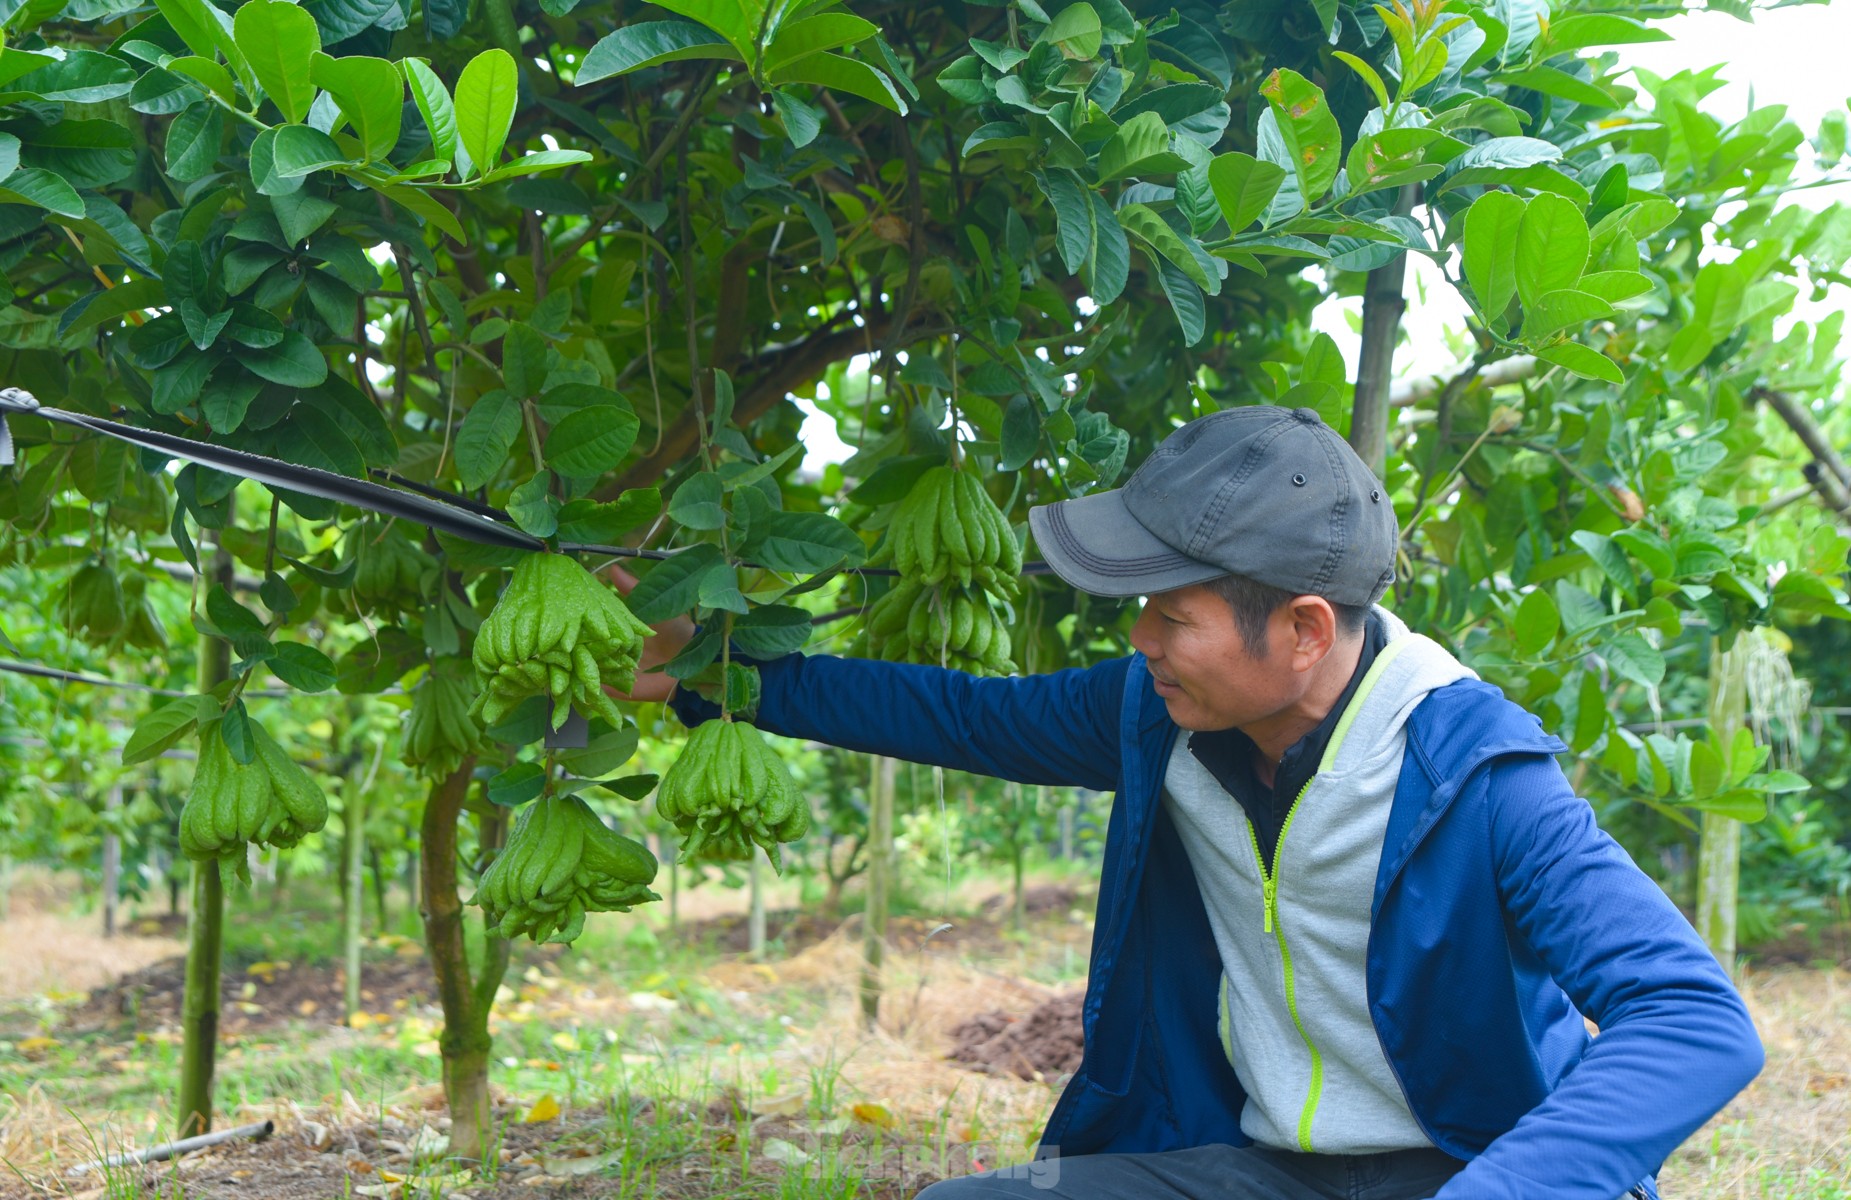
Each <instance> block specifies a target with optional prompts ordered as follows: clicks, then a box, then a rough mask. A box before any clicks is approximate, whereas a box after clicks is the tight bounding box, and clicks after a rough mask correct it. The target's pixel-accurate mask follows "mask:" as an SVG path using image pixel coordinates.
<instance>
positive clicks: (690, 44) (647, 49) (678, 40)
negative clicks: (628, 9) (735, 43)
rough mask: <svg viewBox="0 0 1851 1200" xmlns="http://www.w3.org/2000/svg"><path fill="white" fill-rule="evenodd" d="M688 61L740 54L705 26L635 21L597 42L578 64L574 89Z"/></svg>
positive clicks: (678, 22)
mask: <svg viewBox="0 0 1851 1200" xmlns="http://www.w3.org/2000/svg"><path fill="white" fill-rule="evenodd" d="M689 58H730V59H734V60H737V59H738V58H739V52H738V51H736V50H734V49H733V48H732V47H731V46H729V45H727V43H726V40H725V39H724V38H721V37H717V36H715V35H714V33H713V31H712V30H709V29H707V28H706V27H705V26H701V25H696V24H694V23H693V22H691V21H637V22H635V23H633V24H629V25H625V26H624V27H623V28H621V29H619V30H617V31H616V32H615V33H610V34H606V35H605V36H604V37H602V38H600V39H598V43H597V45H595V46H593V47H592V48H591V51H590V53H588V54H586V55H585V61H584V62H583V63H581V64H579V68H578V74H577V75H576V76H575V77H574V85H575V86H577V87H584V86H585V85H586V84H588V83H596V82H597V81H598V80H600V79H609V78H611V77H612V76H613V75H623V74H626V73H628V72H630V71H640V70H642V69H643V68H645V67H657V66H661V65H662V64H663V63H669V62H679V61H681V60H683V59H689Z"/></svg>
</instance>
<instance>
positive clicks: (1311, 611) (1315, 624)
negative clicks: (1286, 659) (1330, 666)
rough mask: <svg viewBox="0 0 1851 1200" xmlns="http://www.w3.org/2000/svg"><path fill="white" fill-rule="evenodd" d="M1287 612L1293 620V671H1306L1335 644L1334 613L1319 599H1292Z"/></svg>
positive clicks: (1325, 601)
mask: <svg viewBox="0 0 1851 1200" xmlns="http://www.w3.org/2000/svg"><path fill="white" fill-rule="evenodd" d="M1286 612H1287V613H1288V614H1289V615H1290V617H1291V621H1292V669H1293V670H1294V671H1309V670H1310V669H1311V668H1313V667H1315V666H1317V665H1318V664H1319V663H1320V662H1323V661H1324V656H1325V655H1327V654H1329V653H1330V652H1331V648H1332V647H1334V646H1335V645H1336V644H1337V610H1336V609H1334V608H1332V607H1331V606H1330V601H1328V600H1326V599H1324V597H1322V596H1294V597H1292V599H1291V600H1290V601H1288V602H1287V604H1286Z"/></svg>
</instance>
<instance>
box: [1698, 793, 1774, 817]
mask: <svg viewBox="0 0 1851 1200" xmlns="http://www.w3.org/2000/svg"><path fill="white" fill-rule="evenodd" d="M1686 803H1688V804H1689V805H1690V807H1692V808H1694V809H1697V810H1698V811H1700V812H1712V813H1716V814H1717V815H1718V816H1724V817H1728V818H1729V819H1730V820H1732V821H1741V822H1743V823H1745V824H1750V825H1752V824H1754V823H1755V822H1756V821H1759V820H1762V819H1763V818H1765V817H1766V816H1767V798H1766V797H1765V796H1764V795H1763V794H1762V793H1760V792H1755V791H1750V790H1749V789H1747V788H1731V789H1729V790H1728V791H1726V792H1720V793H1718V794H1717V795H1714V796H1708V797H1704V798H1701V799H1699V798H1696V797H1692V798H1690V799H1688V800H1687V801H1686Z"/></svg>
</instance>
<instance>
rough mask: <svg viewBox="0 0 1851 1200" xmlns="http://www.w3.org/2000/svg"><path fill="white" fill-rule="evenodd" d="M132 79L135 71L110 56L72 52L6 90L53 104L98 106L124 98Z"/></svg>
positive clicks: (100, 53) (133, 79)
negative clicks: (120, 97) (27, 94)
mask: <svg viewBox="0 0 1851 1200" xmlns="http://www.w3.org/2000/svg"><path fill="white" fill-rule="evenodd" d="M136 78H137V72H136V70H135V68H134V67H132V66H130V65H129V64H128V63H125V62H123V61H122V60H121V59H119V58H116V57H115V56H113V55H109V54H104V53H102V52H101V51H97V50H72V51H70V52H68V53H67V54H66V55H65V56H64V58H63V59H62V60H61V61H55V62H51V63H49V64H47V65H46V66H43V67H40V68H39V69H38V70H36V71H32V72H29V73H28V74H26V75H23V76H21V77H20V78H19V80H18V81H17V82H15V83H14V84H12V86H11V87H9V88H7V89H6V90H7V91H9V92H13V93H29V94H31V95H33V96H36V97H37V98H38V99H40V100H44V101H47V102H50V103H54V104H57V103H62V104H101V103H103V102H104V101H106V100H114V99H115V98H116V97H118V96H126V95H128V94H129V92H130V91H131V90H133V88H134V87H135V80H136Z"/></svg>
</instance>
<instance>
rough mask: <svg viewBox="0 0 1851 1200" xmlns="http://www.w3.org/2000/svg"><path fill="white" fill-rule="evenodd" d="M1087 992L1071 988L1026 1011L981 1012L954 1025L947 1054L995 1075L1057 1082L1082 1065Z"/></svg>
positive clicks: (952, 1058) (975, 1068)
mask: <svg viewBox="0 0 1851 1200" xmlns="http://www.w3.org/2000/svg"><path fill="white" fill-rule="evenodd" d="M1085 995H1086V994H1085V993H1084V992H1068V993H1066V994H1064V995H1060V996H1056V997H1054V998H1053V999H1051V1000H1047V1001H1044V1002H1043V1003H1041V1004H1040V1005H1037V1006H1036V1007H1035V1008H1034V1009H1033V1010H1032V1011H1031V1012H1030V1013H1029V1014H1028V1015H1027V1016H1025V1017H1018V1016H1015V1015H1013V1014H1010V1013H1006V1012H986V1013H978V1014H977V1015H976V1016H974V1017H972V1018H971V1019H970V1020H968V1021H965V1022H964V1023H962V1024H960V1025H956V1026H954V1027H953V1028H952V1030H951V1038H952V1043H953V1044H952V1049H951V1054H950V1055H949V1057H950V1058H951V1060H952V1061H954V1062H960V1063H963V1064H965V1065H966V1066H969V1067H971V1068H973V1069H974V1070H978V1071H983V1072H985V1073H987V1074H991V1075H1003V1074H1009V1075H1015V1076H1017V1077H1018V1078H1021V1079H1026V1080H1029V1081H1030V1082H1035V1081H1040V1082H1043V1083H1055V1082H1057V1081H1059V1080H1060V1078H1061V1076H1063V1075H1066V1074H1069V1073H1071V1072H1073V1071H1077V1070H1079V1068H1080V1052H1081V1050H1082V1048H1083V1047H1084V1045H1085V1039H1084V1036H1083V1035H1082V1033H1081V1027H1080V1004H1081V1001H1082V1000H1084V999H1085Z"/></svg>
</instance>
